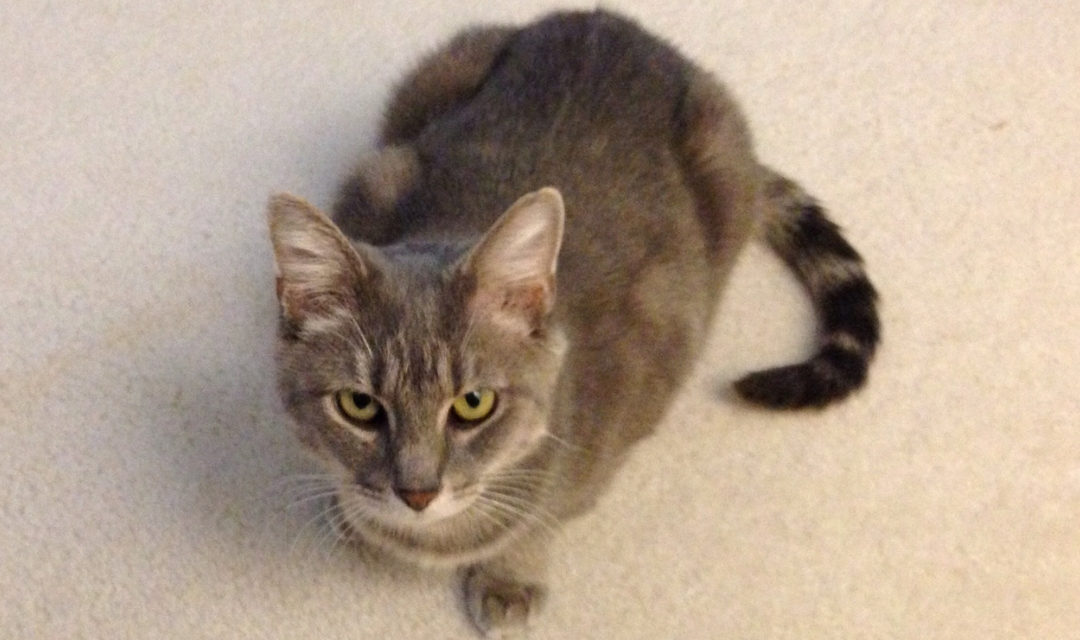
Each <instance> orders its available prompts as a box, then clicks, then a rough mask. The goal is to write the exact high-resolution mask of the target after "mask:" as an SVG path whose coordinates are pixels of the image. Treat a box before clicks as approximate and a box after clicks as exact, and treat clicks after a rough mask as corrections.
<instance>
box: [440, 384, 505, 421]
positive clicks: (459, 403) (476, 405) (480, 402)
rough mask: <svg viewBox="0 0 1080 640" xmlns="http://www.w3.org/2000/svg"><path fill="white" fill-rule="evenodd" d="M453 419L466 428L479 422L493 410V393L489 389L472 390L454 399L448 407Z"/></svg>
mask: <svg viewBox="0 0 1080 640" xmlns="http://www.w3.org/2000/svg"><path fill="white" fill-rule="evenodd" d="M450 409H451V411H453V413H454V417H455V418H457V419H458V420H460V421H461V422H464V423H465V424H466V425H467V426H471V425H472V424H474V423H477V422H480V421H481V420H483V419H484V418H487V417H488V416H490V415H491V412H492V411H493V410H494V409H495V392H494V391H492V390H491V389H473V390H472V391H467V392H465V393H463V394H461V395H460V396H458V397H456V398H454V403H453V404H452V405H450Z"/></svg>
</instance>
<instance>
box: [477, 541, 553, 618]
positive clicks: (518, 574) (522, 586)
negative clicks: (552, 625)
mask: <svg viewBox="0 0 1080 640" xmlns="http://www.w3.org/2000/svg"><path fill="white" fill-rule="evenodd" d="M546 573H547V545H546V542H545V541H544V540H542V539H538V538H527V539H524V540H521V541H518V542H515V543H514V544H513V545H512V546H511V547H510V548H509V549H508V550H507V551H505V552H503V553H502V554H501V555H499V556H497V557H495V558H492V559H490V560H485V561H483V562H479V563H477V564H474V565H471V566H469V567H467V568H466V569H465V570H464V572H463V576H462V587H463V591H464V596H465V607H466V608H467V609H468V611H469V616H470V617H471V618H472V621H473V624H475V625H476V627H477V629H479V630H480V632H481V633H483V634H484V637H486V638H509V637H515V635H516V634H519V633H521V632H522V631H523V630H524V629H525V626H526V624H527V622H528V621H529V619H530V617H532V616H534V615H535V614H536V612H538V611H539V610H540V608H541V607H542V606H543V603H544V600H545V598H546V596H547V587H546V586H545V584H544V580H545V575H546Z"/></svg>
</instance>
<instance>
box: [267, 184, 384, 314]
mask: <svg viewBox="0 0 1080 640" xmlns="http://www.w3.org/2000/svg"><path fill="white" fill-rule="evenodd" d="M267 220H268V222H269V224H270V241H271V242H272V243H273V247H274V267H275V275H276V276H277V297H278V301H279V302H280V303H281V312H282V314H283V315H284V316H285V318H286V319H287V320H289V321H291V322H295V323H297V324H299V325H303V324H305V323H306V322H307V321H310V320H315V319H318V318H325V317H329V316H333V315H334V314H335V312H339V311H340V309H342V308H343V307H344V308H346V309H347V308H349V307H350V304H351V303H350V296H352V295H353V293H352V292H354V291H355V288H356V286H357V284H359V283H360V282H362V281H363V280H364V279H366V278H367V277H368V275H369V272H370V266H369V265H368V264H366V262H365V260H364V259H363V258H362V257H361V256H360V254H359V253H357V251H356V249H354V248H353V246H352V245H351V244H350V243H349V240H348V239H347V238H346V237H345V235H344V234H342V233H341V231H340V230H339V229H338V228H337V226H335V225H334V223H333V222H332V221H331V220H330V219H329V218H327V217H326V215H324V214H323V213H322V212H321V211H319V210H318V209H316V208H315V207H313V206H312V205H310V204H308V203H307V202H305V201H304V200H302V199H300V198H297V197H296V196H292V195H288V194H278V195H275V196H273V197H272V198H270V204H269V206H268V208H267Z"/></svg>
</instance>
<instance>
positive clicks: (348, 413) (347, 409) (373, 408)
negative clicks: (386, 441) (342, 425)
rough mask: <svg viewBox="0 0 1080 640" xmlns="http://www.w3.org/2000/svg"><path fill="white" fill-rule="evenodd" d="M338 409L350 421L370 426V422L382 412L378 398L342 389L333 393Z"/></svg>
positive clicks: (362, 425) (366, 426)
mask: <svg viewBox="0 0 1080 640" xmlns="http://www.w3.org/2000/svg"><path fill="white" fill-rule="evenodd" d="M334 400H335V402H336V403H337V408H338V411H340V412H341V415H343V416H345V417H346V418H348V419H349V420H350V421H351V422H354V423H357V424H358V425H359V426H361V427H365V428H368V429H370V428H372V424H371V423H373V422H374V421H375V420H376V419H377V418H378V417H379V414H380V413H382V407H381V406H380V405H379V402H378V400H376V399H375V398H372V397H371V396H370V395H368V394H366V393H361V392H360V391H353V390H352V389H342V390H341V391H338V392H337V394H335V395H334Z"/></svg>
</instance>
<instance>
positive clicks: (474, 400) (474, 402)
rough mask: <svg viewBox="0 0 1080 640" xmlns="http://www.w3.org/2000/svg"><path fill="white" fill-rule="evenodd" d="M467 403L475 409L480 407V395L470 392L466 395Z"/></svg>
mask: <svg viewBox="0 0 1080 640" xmlns="http://www.w3.org/2000/svg"><path fill="white" fill-rule="evenodd" d="M465 402H466V403H467V404H468V405H469V406H470V407H471V408H473V409H475V408H477V407H479V406H480V394H479V393H477V392H475V391H470V392H468V393H466V394H465Z"/></svg>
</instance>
